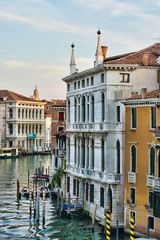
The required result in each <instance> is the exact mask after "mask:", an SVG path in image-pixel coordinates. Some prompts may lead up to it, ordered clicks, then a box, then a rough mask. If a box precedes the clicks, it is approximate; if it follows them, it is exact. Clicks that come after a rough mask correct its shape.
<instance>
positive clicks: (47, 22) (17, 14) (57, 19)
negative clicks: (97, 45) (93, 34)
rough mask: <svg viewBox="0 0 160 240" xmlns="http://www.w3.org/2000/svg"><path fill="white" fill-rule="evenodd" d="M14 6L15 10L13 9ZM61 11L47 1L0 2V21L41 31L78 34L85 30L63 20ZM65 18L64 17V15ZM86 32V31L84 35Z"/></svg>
mask: <svg viewBox="0 0 160 240" xmlns="http://www.w3.org/2000/svg"><path fill="white" fill-rule="evenodd" d="M15 6H16V8H15ZM64 15H65V14H63V10H62V9H61V10H60V9H58V8H56V7H55V6H54V5H53V4H49V3H48V2H47V1H43V0H39V1H38V0H34V1H30V0H28V1H26V0H23V1H20V0H12V1H9V2H8V1H6V2H5V3H3V4H2V2H0V21H7V22H16V23H19V24H23V25H27V26H30V27H33V28H36V29H39V30H42V31H51V32H52V31H56V32H63V33H64V32H69V33H79V32H84V31H85V30H84V29H83V28H81V27H78V26H76V25H74V24H73V23H71V22H70V21H69V20H68V19H65V18H64ZM65 16H66V15H65ZM87 32H88V30H86V33H87Z"/></svg>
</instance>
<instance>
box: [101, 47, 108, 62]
mask: <svg viewBox="0 0 160 240" xmlns="http://www.w3.org/2000/svg"><path fill="white" fill-rule="evenodd" d="M101 48H102V53H103V58H104V59H105V58H106V54H107V50H108V47H107V46H102V47H101Z"/></svg>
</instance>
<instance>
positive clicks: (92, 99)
mask: <svg viewBox="0 0 160 240" xmlns="http://www.w3.org/2000/svg"><path fill="white" fill-rule="evenodd" d="M91 122H94V96H92V98H91Z"/></svg>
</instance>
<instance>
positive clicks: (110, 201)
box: [108, 187, 112, 213]
mask: <svg viewBox="0 0 160 240" xmlns="http://www.w3.org/2000/svg"><path fill="white" fill-rule="evenodd" d="M108 206H109V209H110V211H111V213H112V190H111V188H110V187H109V188H108Z"/></svg>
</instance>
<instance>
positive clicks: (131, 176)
mask: <svg viewBox="0 0 160 240" xmlns="http://www.w3.org/2000/svg"><path fill="white" fill-rule="evenodd" d="M128 182H129V183H136V173H135V172H128Z"/></svg>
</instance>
